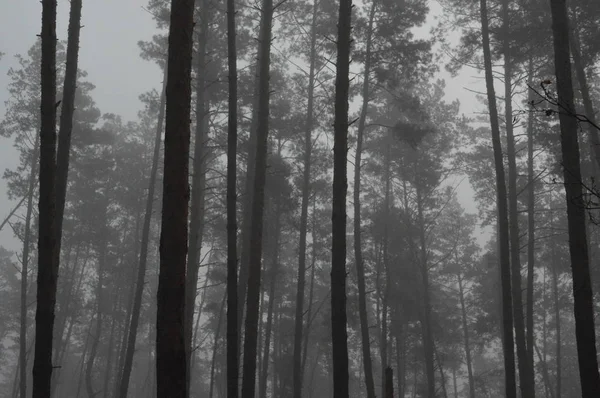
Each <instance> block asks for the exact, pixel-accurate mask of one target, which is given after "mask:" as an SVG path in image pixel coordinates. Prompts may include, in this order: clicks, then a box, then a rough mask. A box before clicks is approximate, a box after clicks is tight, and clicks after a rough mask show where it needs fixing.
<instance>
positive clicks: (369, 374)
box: [338, 0, 385, 398]
mask: <svg viewBox="0 0 600 398" xmlns="http://www.w3.org/2000/svg"><path fill="white" fill-rule="evenodd" d="M350 1H351V0H350ZM375 10H376V1H375V0H373V3H372V4H371V10H370V12H369V26H368V28H367V44H366V46H367V47H366V55H365V69H364V73H363V84H362V107H361V112H360V117H359V119H358V130H357V138H356V154H355V158H354V259H355V263H356V274H357V285H358V313H359V317H360V331H361V337H362V356H363V366H364V372H365V384H366V388H367V398H375V382H374V380H373V366H372V363H371V346H370V337H369V319H368V313H367V297H366V287H365V285H366V283H365V265H364V262H363V258H362V243H361V217H360V210H361V209H360V169H361V156H362V145H363V136H364V131H365V123H366V119H367V110H368V107H369V79H370V74H371V45H372V44H371V42H372V35H373V20H374V18H375ZM340 12H341V4H340ZM340 18H341V14H340ZM348 23H350V22H348ZM340 33H341V31H340ZM338 46H339V43H338ZM340 51H341V50H340V49H339V47H338V52H340ZM345 157H346V151H345V152H344V158H345ZM344 161H345V160H344ZM344 185H347V183H346V182H344ZM344 208H345V204H344ZM343 217H344V219H345V217H346V215H345V211H344V216H343ZM344 262H345V257H344ZM382 367H385V364H383V363H382ZM382 369H383V368H382Z"/></svg>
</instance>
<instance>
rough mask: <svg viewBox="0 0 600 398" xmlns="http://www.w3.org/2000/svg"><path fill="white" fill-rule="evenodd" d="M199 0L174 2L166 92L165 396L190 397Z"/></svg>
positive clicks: (160, 358) (161, 333) (159, 372)
mask: <svg viewBox="0 0 600 398" xmlns="http://www.w3.org/2000/svg"><path fill="white" fill-rule="evenodd" d="M193 11H194V0H172V2H171V24H170V28H169V58H168V68H167V69H168V72H167V76H168V77H167V88H166V117H165V120H166V124H165V155H164V157H165V159H164V178H163V206H162V226H161V231H160V271H159V276H158V291H157V303H158V306H157V314H156V318H157V320H156V381H157V394H158V396H159V397H167V396H168V397H172V398H185V397H186V396H187V395H186V394H187V388H186V387H187V383H186V380H187V363H186V352H185V331H184V329H185V327H184V306H185V271H186V257H187V241H188V224H187V223H188V202H189V197H190V192H189V187H188V172H189V170H188V163H189V153H190V101H191V87H190V83H191V68H192V41H193V39H192V36H193V29H194V27H193V25H194V21H193V14H194V13H193Z"/></svg>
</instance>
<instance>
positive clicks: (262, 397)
mask: <svg viewBox="0 0 600 398" xmlns="http://www.w3.org/2000/svg"><path fill="white" fill-rule="evenodd" d="M274 206H275V225H274V227H273V228H274V233H275V237H274V239H273V242H272V244H273V254H272V261H273V263H272V264H271V282H270V284H269V307H268V309H267V325H266V326H265V346H264V354H263V362H262V366H263V367H262V371H261V378H260V381H259V387H258V391H259V392H258V396H259V398H266V397H267V377H268V373H269V372H268V371H269V352H270V348H271V330H272V326H273V307H274V304H275V288H276V282H277V274H278V272H279V250H280V248H279V240H280V236H281V206H280V204H279V197H277V198H276V199H275V204H274Z"/></svg>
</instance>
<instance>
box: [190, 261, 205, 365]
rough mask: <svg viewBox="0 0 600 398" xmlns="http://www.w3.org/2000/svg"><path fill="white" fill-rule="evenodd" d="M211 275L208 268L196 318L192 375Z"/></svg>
mask: <svg viewBox="0 0 600 398" xmlns="http://www.w3.org/2000/svg"><path fill="white" fill-rule="evenodd" d="M209 274H210V268H207V270H206V275H207V276H205V277H204V286H203V287H202V296H201V297H200V304H199V305H198V315H197V316H196V324H195V325H194V336H193V337H192V361H191V363H190V373H191V372H192V371H193V370H194V366H195V365H196V357H197V355H196V354H195V353H196V350H198V349H199V348H200V347H199V346H197V345H196V342H197V341H198V329H199V328H200V319H201V318H202V309H203V308H204V301H205V300H206V290H207V286H208V279H209V278H208V275H209Z"/></svg>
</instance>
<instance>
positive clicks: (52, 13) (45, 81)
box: [32, 0, 58, 398]
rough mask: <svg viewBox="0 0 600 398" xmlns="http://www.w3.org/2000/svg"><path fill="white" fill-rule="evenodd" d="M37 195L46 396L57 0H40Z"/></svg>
mask: <svg viewBox="0 0 600 398" xmlns="http://www.w3.org/2000/svg"><path fill="white" fill-rule="evenodd" d="M40 36H41V39H42V61H41V86H42V94H41V105H40V111H41V132H40V169H39V171H40V178H39V180H40V196H39V204H38V208H39V213H38V214H39V233H38V282H37V308H36V313H35V336H36V338H35V357H34V360H33V395H32V397H33V398H47V397H49V396H50V393H51V384H52V332H53V327H54V307H55V305H56V283H57V279H58V263H57V262H56V255H55V252H56V249H57V247H56V234H55V225H56V207H55V206H56V195H55V192H56V191H55V176H56V162H55V159H56V41H57V40H56V0H42V31H41V35H40Z"/></svg>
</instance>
